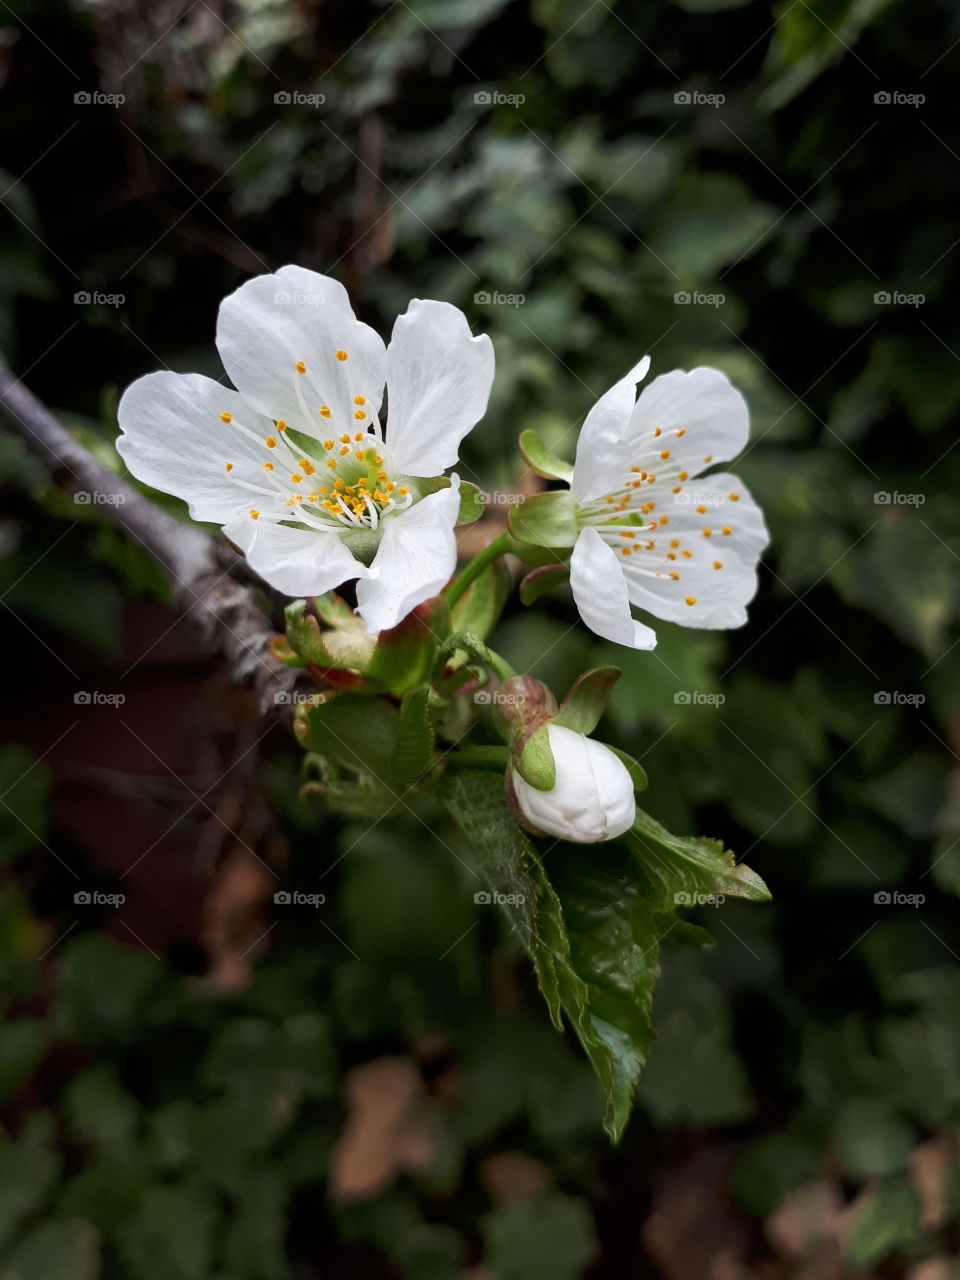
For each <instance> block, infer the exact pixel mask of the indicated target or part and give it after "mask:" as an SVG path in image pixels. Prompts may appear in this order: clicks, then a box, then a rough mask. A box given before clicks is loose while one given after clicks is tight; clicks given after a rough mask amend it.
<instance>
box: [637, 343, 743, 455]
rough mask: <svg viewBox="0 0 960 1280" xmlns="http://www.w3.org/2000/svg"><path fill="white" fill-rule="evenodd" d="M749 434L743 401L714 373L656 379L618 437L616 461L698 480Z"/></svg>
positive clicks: (680, 371)
mask: <svg viewBox="0 0 960 1280" xmlns="http://www.w3.org/2000/svg"><path fill="white" fill-rule="evenodd" d="M749 435H750V412H749V410H748V408H747V402H746V400H744V398H743V396H742V395H741V394H740V392H739V391H737V389H736V388H735V387H734V386H733V385H732V384H731V382H730V379H729V378H728V377H727V375H726V374H725V373H721V372H720V370H719V369H709V368H706V367H704V366H701V367H700V368H697V369H691V370H690V372H689V373H687V372H685V371H684V370H683V369H674V370H673V372H672V373H664V374H661V376H660V377H659V378H654V380H653V381H652V382H651V383H650V385H649V386H647V387H644V389H643V391H641V392H640V396H639V399H638V400H637V404H636V407H635V409H634V410H633V413H632V414H631V417H630V424H629V427H628V429H627V431H626V433H625V435H624V436H623V440H622V446H621V452H620V457H621V462H622V461H623V460H626V462H627V465H628V466H638V467H640V468H642V469H643V470H644V471H648V472H650V473H651V474H654V475H660V474H661V473H662V472H666V471H669V472H672V473H674V474H675V473H676V472H678V471H687V472H689V474H690V475H698V474H699V473H700V472H701V471H703V470H704V469H705V468H706V467H709V466H711V465H712V464H713V463H714V462H727V461H729V460H730V459H731V458H735V457H736V456H737V454H738V453H740V451H741V450H742V449H743V448H744V446H745V445H746V443H747V440H748V438H749Z"/></svg>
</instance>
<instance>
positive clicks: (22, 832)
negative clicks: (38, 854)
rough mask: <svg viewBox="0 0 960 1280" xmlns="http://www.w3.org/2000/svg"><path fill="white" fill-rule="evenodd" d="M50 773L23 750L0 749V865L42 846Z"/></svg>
mask: <svg viewBox="0 0 960 1280" xmlns="http://www.w3.org/2000/svg"><path fill="white" fill-rule="evenodd" d="M49 790H50V770H49V769H48V768H47V766H46V765H45V764H43V763H42V762H41V761H39V760H38V759H37V757H36V756H35V755H34V754H33V752H32V751H28V750H27V749H26V747H21V746H18V745H16V744H14V743H10V744H8V745H6V746H4V747H0V795H2V796H3V804H2V805H0V862H6V861H12V860H13V859H14V858H18V857H20V855H21V854H24V853H27V852H28V851H29V850H30V849H33V848H35V847H36V846H37V845H38V844H42V843H43V839H44V837H45V835H46V834H47V795H48V792H49Z"/></svg>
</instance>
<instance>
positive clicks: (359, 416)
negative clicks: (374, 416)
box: [353, 409, 367, 422]
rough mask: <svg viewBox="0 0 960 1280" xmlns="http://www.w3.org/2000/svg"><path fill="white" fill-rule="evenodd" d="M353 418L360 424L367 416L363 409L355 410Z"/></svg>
mask: <svg viewBox="0 0 960 1280" xmlns="http://www.w3.org/2000/svg"><path fill="white" fill-rule="evenodd" d="M353 416H354V417H355V418H356V420H357V421H358V422H363V420H364V418H365V417H366V416H367V415H366V414H365V413H364V411H363V410H362V409H354V411H353Z"/></svg>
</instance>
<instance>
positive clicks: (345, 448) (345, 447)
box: [340, 444, 350, 458]
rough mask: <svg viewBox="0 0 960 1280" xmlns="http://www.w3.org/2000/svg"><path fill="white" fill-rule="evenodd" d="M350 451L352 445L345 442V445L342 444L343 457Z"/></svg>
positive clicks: (341, 452) (341, 455) (341, 453)
mask: <svg viewBox="0 0 960 1280" xmlns="http://www.w3.org/2000/svg"><path fill="white" fill-rule="evenodd" d="M349 452H350V447H349V445H345V444H344V445H341V446H340V457H341V458H345V457H346V456H347V454H348V453H349Z"/></svg>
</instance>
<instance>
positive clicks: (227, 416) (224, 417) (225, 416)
mask: <svg viewBox="0 0 960 1280" xmlns="http://www.w3.org/2000/svg"><path fill="white" fill-rule="evenodd" d="M220 421H221V422H232V421H233V414H232V413H221V415H220Z"/></svg>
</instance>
